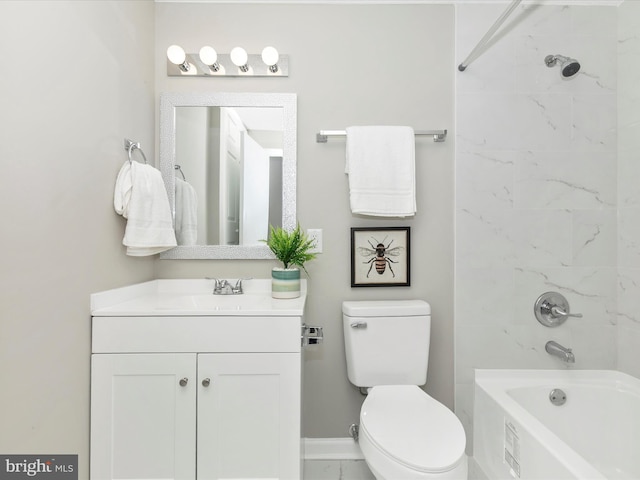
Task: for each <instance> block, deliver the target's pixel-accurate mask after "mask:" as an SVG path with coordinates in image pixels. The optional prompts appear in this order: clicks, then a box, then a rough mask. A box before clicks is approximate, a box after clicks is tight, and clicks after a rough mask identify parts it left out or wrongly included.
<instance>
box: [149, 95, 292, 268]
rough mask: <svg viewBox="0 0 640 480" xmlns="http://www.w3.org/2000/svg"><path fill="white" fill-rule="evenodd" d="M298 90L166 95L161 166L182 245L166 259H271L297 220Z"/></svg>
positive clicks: (163, 98) (167, 254)
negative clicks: (272, 229) (276, 237)
mask: <svg viewBox="0 0 640 480" xmlns="http://www.w3.org/2000/svg"><path fill="white" fill-rule="evenodd" d="M295 102H296V99H295V95H294V94H240V93H235V94H234V93H218V94H178V93H164V94H162V95H161V119H160V130H161V135H160V167H161V171H162V174H163V177H164V180H165V185H166V187H167V193H168V194H169V201H170V203H171V208H172V210H173V214H174V226H175V229H176V239H177V240H178V247H176V248H174V249H172V250H169V251H167V252H164V253H163V254H161V258H271V255H270V252H269V250H268V247H266V245H265V244H264V243H263V242H261V240H263V239H266V238H267V235H268V227H269V225H270V224H271V225H274V226H283V227H284V228H293V227H295V208H296V206H295V187H296V185H295V172H296V165H295V162H296V159H295V145H296V140H295V137H296V128H295V124H296V103H295Z"/></svg>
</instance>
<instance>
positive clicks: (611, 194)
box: [455, 4, 640, 453]
mask: <svg viewBox="0 0 640 480" xmlns="http://www.w3.org/2000/svg"><path fill="white" fill-rule="evenodd" d="M504 9H505V4H497V5H493V4H464V5H459V6H458V7H457V19H456V32H457V33H456V35H457V38H456V42H457V57H458V59H459V61H462V60H463V59H464V58H465V57H466V56H467V54H468V53H469V52H470V51H471V49H472V48H473V47H474V46H475V44H476V43H477V41H478V40H479V39H480V38H481V37H482V36H483V35H484V33H485V32H486V30H487V29H488V28H489V27H490V26H491V25H492V24H493V22H494V21H495V20H496V19H497V18H498V17H499V16H500V14H501V13H502V12H503V11H504ZM503 32H507V33H506V34H504V35H502V36H499V37H498V39H497V41H495V42H494V43H493V44H492V45H491V46H490V48H489V49H488V50H487V51H486V52H485V53H484V54H483V55H482V56H481V57H479V58H478V59H477V60H476V61H474V62H473V63H471V65H470V66H469V67H468V69H467V70H466V71H465V72H461V73H459V74H458V75H457V86H456V102H457V105H456V118H457V127H456V149H457V152H456V171H455V180H456V212H455V214H456V223H455V226H456V249H455V348H456V353H455V359H456V413H457V415H458V416H459V417H460V418H461V420H462V421H463V424H464V425H465V428H466V429H467V435H468V438H469V443H471V439H472V413H473V412H472V408H473V372H474V368H556V369H564V368H580V369H584V368H615V367H616V362H617V358H616V357H617V355H616V349H617V343H618V341H617V323H618V321H619V316H618V315H617V313H616V312H617V294H618V287H617V285H618V280H617V275H618V272H617V266H618V255H617V247H618V244H619V243H622V242H623V241H624V240H623V239H621V240H620V241H618V238H619V233H618V229H620V230H621V233H622V232H624V231H625V227H624V225H621V226H618V224H617V214H618V202H619V200H620V198H619V195H618V190H617V182H618V166H617V161H618V160H617V128H616V127H617V71H616V67H617V45H618V43H617V8H616V7H609V6H571V7H566V6H541V5H524V6H520V7H518V9H517V10H516V12H514V14H513V15H512V16H511V17H510V19H509V20H508V21H507V23H506V24H505V28H504V29H503ZM549 54H561V55H566V56H570V57H573V58H577V59H578V60H579V61H580V63H581V65H582V70H581V72H580V74H579V75H578V76H577V77H575V78H574V79H572V80H563V79H562V78H561V76H560V68H559V67H555V68H548V67H547V66H546V65H545V63H544V58H545V56H546V55H549ZM636 168H638V167H636ZM639 173H640V172H639ZM636 178H637V176H636ZM638 200H639V201H638V203H637V205H636V206H637V207H640V195H639V197H638ZM636 206H634V211H633V212H630V213H629V217H630V218H629V222H630V225H631V226H630V227H629V230H631V231H633V229H634V228H640V208H637V209H636V208H635V207H636ZM632 236H633V235H632V232H631V235H629V238H631V237H632ZM622 238H625V237H622ZM636 254H638V256H637V258H634V261H635V262H636V264H637V266H638V267H639V268H638V269H633V270H632V271H629V272H626V273H627V277H628V282H629V283H632V284H633V285H634V287H635V285H638V288H640V249H629V250H628V252H627V253H624V254H623V255H636ZM547 291H556V292H560V293H562V294H563V295H565V296H566V297H567V299H568V301H569V303H570V305H571V310H572V312H580V313H583V314H584V318H582V319H569V320H568V321H567V322H566V323H565V324H564V325H562V326H561V327H559V328H555V329H550V328H547V327H544V326H542V325H540V324H539V323H538V322H537V321H536V319H535V317H534V314H533V304H534V302H535V300H536V298H537V297H538V296H539V295H540V294H542V293H544V292H547ZM629 301H630V300H629ZM636 302H638V301H637V300H636ZM639 303H640V302H639ZM638 306H639V307H640V304H639V305H638ZM635 311H636V312H637V314H638V317H639V318H640V308H636V309H635ZM635 331H636V333H637V334H638V336H639V337H640V329H637V330H635ZM548 340H556V341H557V342H559V343H560V344H562V345H564V346H566V347H570V348H572V349H573V351H574V353H575V356H576V363H575V365H572V366H568V365H567V364H564V363H562V362H561V361H559V360H558V359H557V358H553V357H551V356H550V355H548V354H547V353H546V352H545V350H544V345H545V343H546V342H547V341H548ZM637 344H640V341H639V342H638V343H637ZM471 451H472V448H471V447H470V448H469V453H471Z"/></svg>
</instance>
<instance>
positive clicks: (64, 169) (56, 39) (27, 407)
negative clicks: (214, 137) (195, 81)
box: [0, 1, 155, 478]
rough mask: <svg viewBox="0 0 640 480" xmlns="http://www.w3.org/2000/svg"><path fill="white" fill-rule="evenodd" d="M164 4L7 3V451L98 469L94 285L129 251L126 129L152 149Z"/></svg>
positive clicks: (3, 336) (124, 277)
mask: <svg viewBox="0 0 640 480" xmlns="http://www.w3.org/2000/svg"><path fill="white" fill-rule="evenodd" d="M153 11H154V4H153V2H146V1H138V2H129V1H120V2H117V1H114V2H76V1H56V2H22V1H15V2H13V1H3V2H0V52H1V54H2V57H3V58H5V59H9V60H8V61H6V62H3V66H2V74H1V75H0V92H2V94H1V95H2V108H0V162H1V164H2V175H1V176H0V204H2V206H3V208H2V211H3V221H2V236H1V239H0V248H1V250H2V262H1V263H2V267H1V268H0V305H1V307H0V308H1V313H0V385H2V386H1V387H0V389H1V392H2V394H1V395H0V431H1V433H0V452H2V453H3V454H8V453H33V454H47V453H54V454H55V453H70V454H75V453H77V454H79V456H80V465H79V467H80V472H79V478H88V452H89V360H90V357H89V355H90V312H89V294H90V293H91V292H94V291H99V290H104V289H107V288H113V287H116V286H121V285H125V284H130V283H136V282H140V281H144V280H147V279H150V278H153V276H154V265H155V264H154V259H143V258H137V259H135V258H128V257H126V256H125V254H124V248H123V247H122V245H121V242H122V236H123V233H124V225H125V223H124V220H123V219H122V218H121V217H118V216H117V215H116V214H115V212H114V210H113V187H114V182H115V178H116V175H117V173H118V170H119V169H120V166H121V165H122V163H123V161H124V160H125V158H126V152H125V151H124V144H123V141H124V137H131V138H133V139H136V140H138V141H140V142H142V145H143V146H144V150H145V153H146V154H147V156H148V157H149V158H153V155H154V144H153V141H154V138H155V131H154V121H153V118H154V117H153V115H154V108H155V105H154V99H153V87H154V85H153V62H154V59H153V30H154V25H153Z"/></svg>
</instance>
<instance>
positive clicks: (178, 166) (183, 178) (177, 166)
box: [173, 164, 187, 182]
mask: <svg viewBox="0 0 640 480" xmlns="http://www.w3.org/2000/svg"><path fill="white" fill-rule="evenodd" d="M173 169H174V170H178V171H179V172H180V175H182V180H184V181H185V182H186V181H187V177H185V176H184V172H183V171H182V167H181V166H180V165H177V164H176V165H175V166H174V167H173Z"/></svg>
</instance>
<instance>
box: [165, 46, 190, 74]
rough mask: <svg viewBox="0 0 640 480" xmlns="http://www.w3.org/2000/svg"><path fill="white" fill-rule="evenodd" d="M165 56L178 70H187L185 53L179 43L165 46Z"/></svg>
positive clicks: (187, 64)
mask: <svg viewBox="0 0 640 480" xmlns="http://www.w3.org/2000/svg"><path fill="white" fill-rule="evenodd" d="M167 58H168V59H169V61H170V62H171V63H172V64H174V65H177V66H178V68H179V69H180V71H182V72H184V73H186V72H188V71H189V63H188V62H187V54H186V53H185V52H184V49H183V48H182V47H181V46H180V45H171V46H170V47H169V48H167Z"/></svg>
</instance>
